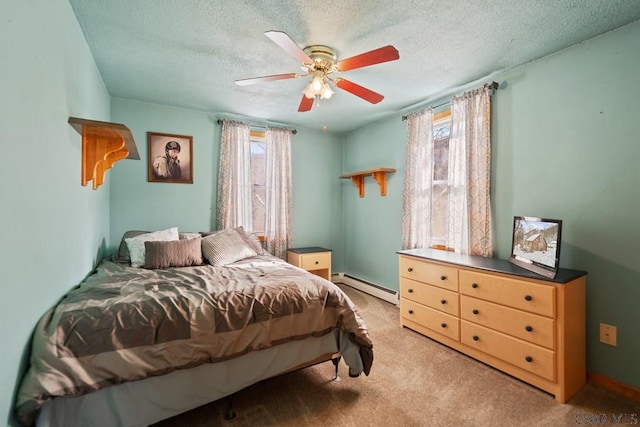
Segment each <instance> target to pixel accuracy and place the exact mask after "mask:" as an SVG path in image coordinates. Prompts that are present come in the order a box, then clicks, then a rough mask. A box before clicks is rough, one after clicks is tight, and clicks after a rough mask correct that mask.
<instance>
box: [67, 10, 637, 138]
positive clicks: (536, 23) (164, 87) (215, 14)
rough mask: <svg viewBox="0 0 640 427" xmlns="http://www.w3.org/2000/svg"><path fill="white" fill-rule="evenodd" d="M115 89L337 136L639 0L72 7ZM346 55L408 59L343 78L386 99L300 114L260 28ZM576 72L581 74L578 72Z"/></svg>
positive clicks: (624, 15)
mask: <svg viewBox="0 0 640 427" xmlns="http://www.w3.org/2000/svg"><path fill="white" fill-rule="evenodd" d="M70 3H71V6H72V7H73V10H74V12H75V14H76V16H77V18H78V21H79V23H80V26H81V27H82V30H83V32H84V34H85V37H86V39H87V42H88V44H89V47H90V49H91V51H92V53H93V56H94V58H95V61H96V64H97V66H98V69H99V70H100V73H101V74H102V77H103V79H104V82H105V84H106V86H107V89H108V91H109V93H110V94H111V95H112V96H114V97H121V98H127V99H133V100H139V101H144V102H151V103H158V104H166V105H172V106H177V107H184V108H189V109H196V110H202V111H208V112H215V113H225V114H228V115H231V116H237V117H244V118H250V119H251V118H252V119H253V120H255V121H258V122H266V123H277V124H284V125H289V126H295V127H303V128H310V129H322V128H323V126H324V125H326V126H327V130H329V131H332V132H345V131H349V130H352V129H356V128H358V127H361V126H363V125H364V124H366V123H369V122H371V121H374V120H378V119H380V118H381V117H385V116H388V115H391V114H397V113H399V112H405V111H407V110H409V109H411V108H412V107H415V106H417V105H420V104H422V103H424V102H428V101H432V100H435V99H436V98H437V97H439V96H443V95H449V94H451V93H452V92H455V91H456V90H457V89H459V88H460V87H463V86H464V85H466V84H468V83H470V82H474V81H477V80H481V79H485V78H486V79H491V75H492V73H495V72H498V71H500V70H505V69H509V68H512V67H514V66H517V65H520V64H523V63H526V62H529V61H531V60H534V59H537V58H540V57H542V56H545V55H548V54H550V53H553V52H557V51H559V50H561V49H564V48H566V47H568V46H571V45H573V44H576V43H579V42H581V41H584V40H587V39H589V38H592V37H594V36H596V35H598V34H601V33H603V32H607V31H610V30H613V29H615V28H618V27H621V26H623V25H625V24H628V23H630V22H634V21H636V20H638V19H640V1H636V0H448V1H444V0H359V1H348V0H325V1H322V2H320V1H317V0H314V1H312V0H296V1H292V0H233V1H230V0H224V1H223V0H70ZM268 30H279V31H284V32H286V33H287V34H288V35H289V36H290V37H291V38H292V39H293V40H294V41H295V42H296V43H297V44H298V45H299V46H300V47H305V46H307V45H312V44H323V45H327V46H330V47H332V48H334V49H335V50H336V51H337V53H338V56H339V58H340V59H344V58H347V57H351V56H354V55H357V54H360V53H363V52H366V51H369V50H372V49H375V48H378V47H381V46H385V45H388V44H391V45H393V46H395V47H396V49H398V51H399V52H400V59H399V60H397V61H393V62H387V63H384V64H378V65H373V66H370V67H366V68H361V69H358V70H352V71H348V72H345V73H343V74H341V76H342V77H344V78H347V79H349V80H351V81H353V82H355V83H358V84H360V85H362V86H365V87H367V88H369V89H372V90H374V91H376V92H379V93H381V94H383V95H384V96H385V99H384V100H383V101H382V102H380V103H379V104H376V105H373V104H369V103H368V102H366V101H364V100H362V99H360V98H358V97H356V96H354V95H352V94H350V93H348V92H345V91H342V90H340V89H337V88H336V89H335V91H336V94H335V95H334V96H333V97H332V98H331V99H330V100H326V101H322V102H321V104H320V107H319V108H318V107H315V106H314V108H313V109H312V110H311V111H309V112H305V113H298V112H297V108H298V104H299V103H300V99H301V96H302V94H301V92H302V90H303V88H304V86H305V84H306V83H307V82H306V79H294V80H281V81H274V82H267V83H261V84H258V85H252V86H245V87H239V86H236V85H235V84H234V80H236V79H242V78H249V77H256V76H264V75H270V74H282V73H291V72H300V71H301V69H300V64H299V63H298V62H297V60H296V59H294V58H293V57H292V56H290V55H289V54H288V53H287V52H285V51H284V50H283V49H281V48H280V47H279V46H278V45H276V44H275V43H274V42H273V41H271V40H270V39H268V38H267V37H266V36H265V35H264V32H265V31H268ZM576 72H578V70H576Z"/></svg>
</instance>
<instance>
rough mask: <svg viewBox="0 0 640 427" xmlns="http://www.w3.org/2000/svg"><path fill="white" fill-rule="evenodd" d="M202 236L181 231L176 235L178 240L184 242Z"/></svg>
mask: <svg viewBox="0 0 640 427" xmlns="http://www.w3.org/2000/svg"><path fill="white" fill-rule="evenodd" d="M201 237H202V235H201V234H200V233H198V232H195V233H194V232H190V231H181V232H179V233H178V238H179V239H180V240H186V239H199V238H201Z"/></svg>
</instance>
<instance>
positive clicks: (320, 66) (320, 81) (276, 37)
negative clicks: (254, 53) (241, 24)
mask: <svg viewBox="0 0 640 427" xmlns="http://www.w3.org/2000/svg"><path fill="white" fill-rule="evenodd" d="M264 34H265V35H266V36H267V37H269V38H270V39H271V40H272V41H273V42H275V43H276V44H277V45H278V46H280V47H281V48H282V49H284V50H285V51H286V52H287V53H289V55H291V56H293V57H294V58H296V59H297V60H298V61H300V63H301V64H302V69H303V70H304V74H299V73H286V74H274V75H271V76H263V77H253V78H250V79H241V80H236V84H237V85H238V86H247V85H251V84H255V83H262V82H269V81H274V80H286V79H295V78H298V77H310V81H309V84H308V85H307V86H306V87H305V90H304V91H303V92H302V93H303V95H302V100H301V101H300V106H299V107H298V111H300V112H304V111H309V110H311V108H312V107H313V101H314V99H329V98H331V95H333V93H334V92H333V90H332V89H331V87H330V85H329V83H332V84H333V85H335V86H336V87H338V88H340V89H342V90H345V91H347V92H349V93H351V94H353V95H355V96H358V97H360V98H362V99H364V100H365V101H368V102H370V103H372V104H377V103H378V102H380V101H382V100H383V99H384V96H382V95H380V94H379V93H377V92H374V91H372V90H370V89H367V88H365V87H363V86H360V85H358V84H356V83H353V82H352V81H349V80H346V79H343V78H342V77H336V78H331V77H330V76H329V75H330V74H332V73H336V72H337V73H340V72H344V71H349V70H355V69H356V68H362V67H368V66H369V65H375V64H380V63H383V62H388V61H395V60H396V59H399V58H400V54H399V53H398V50H397V49H396V48H395V47H393V46H391V45H388V46H384V47H381V48H378V49H374V50H371V51H369V52H365V53H361V54H360V55H356V56H352V57H350V58H347V59H342V60H339V61H338V55H337V54H336V52H335V50H333V49H332V48H330V47H328V46H323V45H311V46H307V47H305V48H304V49H301V48H300V46H298V45H297V44H296V43H295V42H294V41H293V40H292V39H291V37H289V36H288V35H287V34H286V33H284V32H282V31H266V32H265V33H264Z"/></svg>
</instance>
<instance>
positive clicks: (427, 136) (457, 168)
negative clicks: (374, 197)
mask: <svg viewBox="0 0 640 427" xmlns="http://www.w3.org/2000/svg"><path fill="white" fill-rule="evenodd" d="M490 91H491V88H490V87H489V86H487V85H485V86H484V87H482V88H480V89H477V90H475V91H472V92H468V93H465V94H464V95H463V96H460V97H454V98H453V99H452V101H451V136H450V139H449V150H448V155H449V158H448V196H449V198H448V209H447V211H448V219H447V242H446V247H447V248H448V249H451V250H453V251H455V252H457V253H463V254H472V255H481V256H486V257H490V256H492V255H493V243H492V230H491V204H490V181H491V93H490ZM433 151H434V149H433V110H432V109H429V110H427V111H425V112H422V113H414V114H411V115H409V117H408V118H407V159H406V169H405V181H404V191H403V216H402V247H403V248H404V249H412V248H419V247H430V246H431V245H432V236H431V227H430V225H431V215H432V204H433V200H434V197H433V194H432V191H433V185H432V183H433Z"/></svg>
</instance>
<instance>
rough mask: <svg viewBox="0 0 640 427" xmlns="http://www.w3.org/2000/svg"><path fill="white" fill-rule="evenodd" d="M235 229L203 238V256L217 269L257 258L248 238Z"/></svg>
mask: <svg viewBox="0 0 640 427" xmlns="http://www.w3.org/2000/svg"><path fill="white" fill-rule="evenodd" d="M243 234H244V233H242V234H241V232H240V231H238V230H237V229H235V228H228V229H226V230H222V231H218V232H217V233H214V234H210V235H208V236H206V237H203V238H202V255H203V256H204V257H205V258H206V259H207V261H209V263H210V264H211V265H213V266H215V267H218V266H222V265H227V264H231V263H232V262H236V261H240V260H241V259H245V258H249V257H252V256H256V255H257V252H256V251H255V250H254V249H253V247H252V246H251V244H250V243H249V242H248V241H247V239H246V237H245V236H244V235H243Z"/></svg>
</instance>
